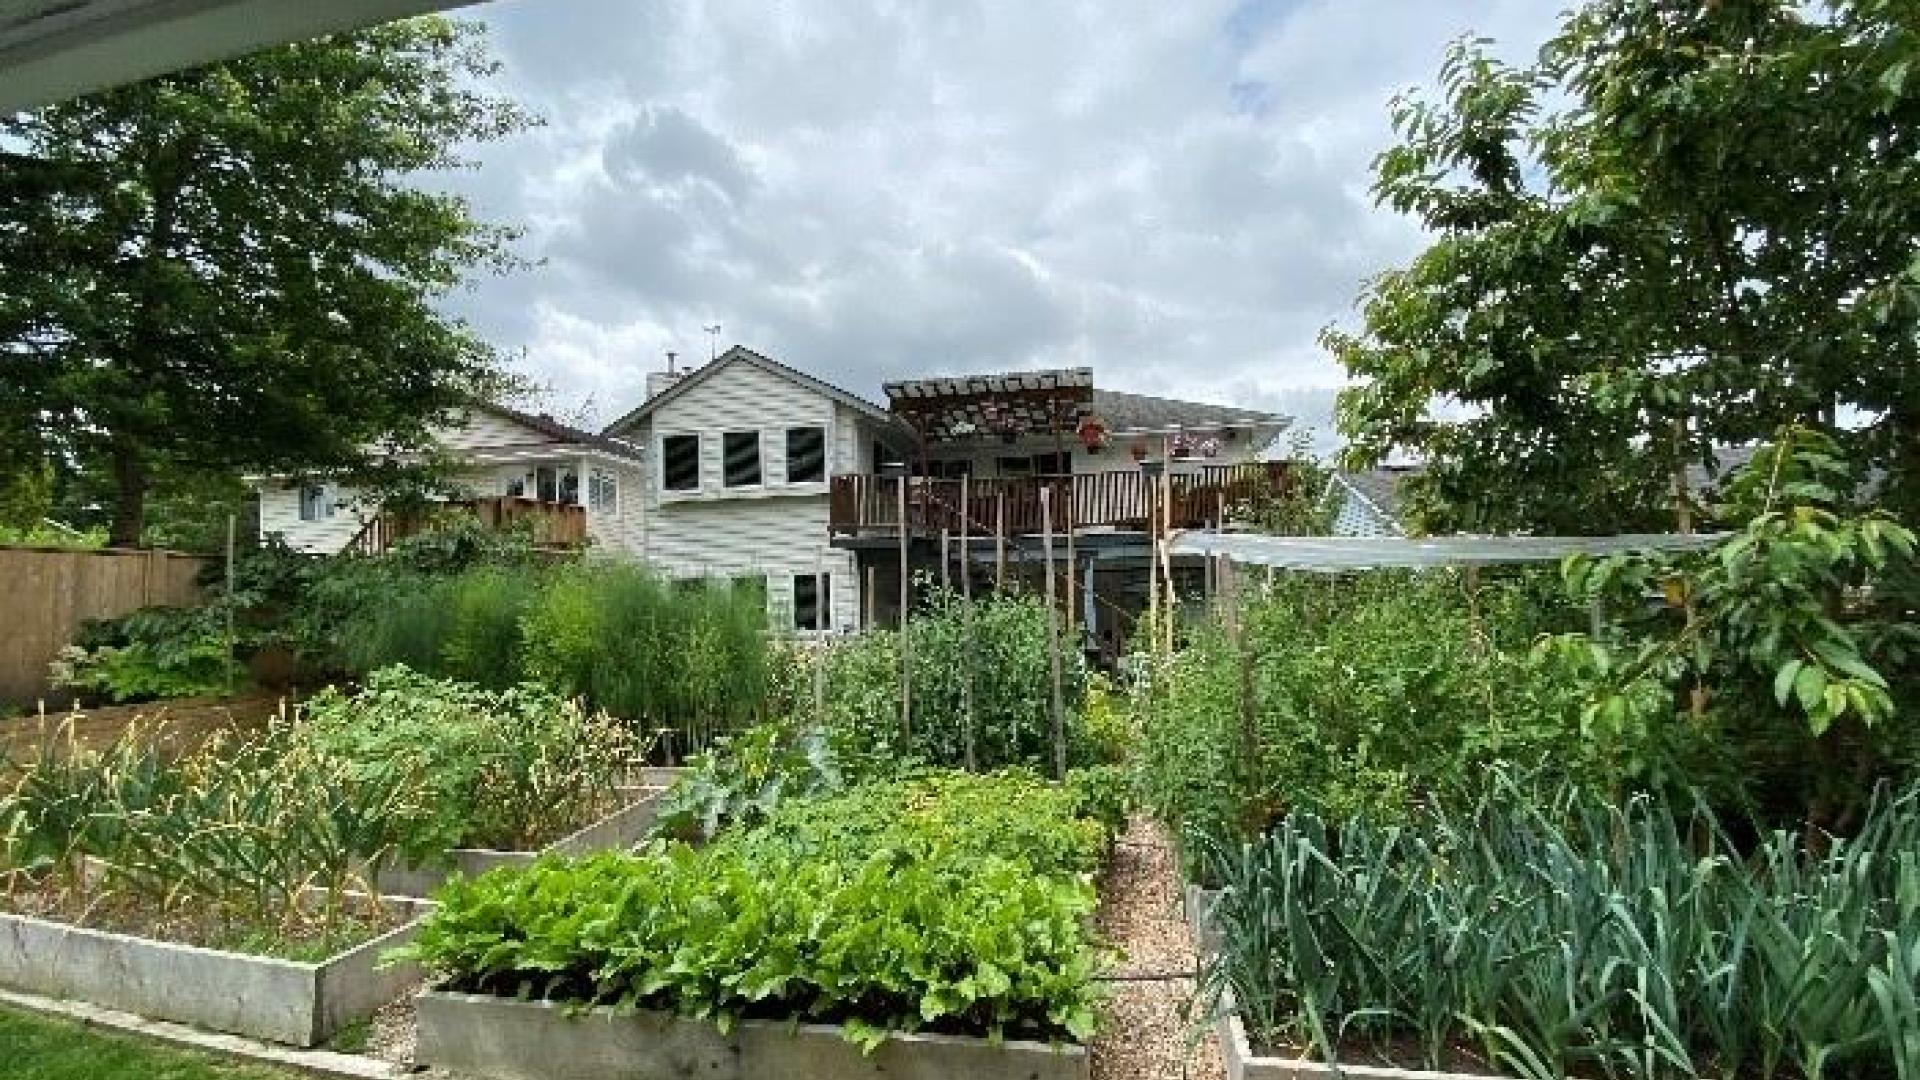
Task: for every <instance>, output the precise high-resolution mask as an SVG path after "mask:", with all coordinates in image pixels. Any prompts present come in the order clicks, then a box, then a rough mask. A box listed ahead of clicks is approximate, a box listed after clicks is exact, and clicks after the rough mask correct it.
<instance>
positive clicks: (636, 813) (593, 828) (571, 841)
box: [374, 787, 660, 897]
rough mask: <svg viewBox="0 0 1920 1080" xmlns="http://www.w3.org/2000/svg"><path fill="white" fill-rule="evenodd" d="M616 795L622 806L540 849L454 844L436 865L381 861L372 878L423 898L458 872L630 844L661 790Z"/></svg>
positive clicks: (389, 889)
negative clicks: (517, 849) (509, 849)
mask: <svg viewBox="0 0 1920 1080" xmlns="http://www.w3.org/2000/svg"><path fill="white" fill-rule="evenodd" d="M618 795H619V796H620V797H619V798H618V799H616V800H615V801H616V803H617V804H618V807H619V808H618V809H616V810H614V811H612V812H611V813H609V814H607V815H605V816H603V817H601V818H600V819H599V820H597V821H594V822H593V823H591V824H589V825H586V826H584V827H582V828H580V829H577V830H575V831H574V832H571V833H568V834H567V835H565V836H562V837H561V838H560V839H558V840H555V841H554V842H553V843H551V844H549V845H547V846H546V847H544V848H542V849H541V850H539V851H500V850H495V849H491V848H451V849H449V850H448V851H447V853H446V856H445V859H444V860H443V861H441V862H439V863H437V864H425V865H388V866H382V867H381V868H380V869H379V870H378V871H377V872H376V873H375V875H374V883H375V884H376V885H377V886H378V887H379V890H380V892H381V893H383V894H385V895H388V896H405V897H425V896H431V895H432V894H433V893H434V892H435V891H436V890H437V889H439V888H440V886H442V885H444V884H446V882H447V879H448V878H449V877H451V876H453V875H454V874H456V873H458V874H461V875H464V876H466V877H475V876H478V875H480V874H484V873H486V872H487V871H489V870H494V869H497V868H499V867H502V866H525V865H526V864H528V863H530V862H532V861H533V860H535V859H537V858H539V857H540V856H541V855H542V854H545V853H547V852H554V853H559V854H566V855H585V854H589V853H591V852H595V851H618V850H620V849H622V848H626V847H630V846H632V845H633V844H635V843H638V842H639V841H640V840H641V839H643V838H645V836H646V835H647V831H648V830H649V829H650V828H652V826H653V819H654V815H655V814H656V813H658V810H659V806H658V803H659V798H660V792H659V791H658V790H656V789H654V788H650V787H636V788H621V789H619V790H618Z"/></svg>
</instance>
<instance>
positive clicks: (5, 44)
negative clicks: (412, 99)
mask: <svg viewBox="0 0 1920 1080" xmlns="http://www.w3.org/2000/svg"><path fill="white" fill-rule="evenodd" d="M472 2H474V0H0V113H6V112H17V111H20V110H23V109H33V108H38V107H40V106H42V105H48V104H52V103H54V102H56V101H63V100H66V99H68V98H74V97H79V96H81V95H83V94H89V93H93V92H94V91H97V90H106V89H110V88H112V87H116V86H124V85H126V84H127V83H132V82H138V81H139V80H141V79H147V78H152V77H153V76H156V75H164V74H167V73H168V72H172V71H179V70H181V69H183V68H190V67H197V66H199V65H201V64H208V63H212V62H214V61H216V60H225V59H227V58H229V57H233V56H239V55H242V54H245V53H249V52H254V51H256V50H259V49H264V48H268V47H270V46H274V45H284V44H286V43H287V42H290V41H302V40H305V39H307V38H314V37H320V36H323V35H326V34H336V33H340V32H342V31H345V30H355V29H358V28H360V27H363V26H371V25H374V24H376V23H383V22H390V21H392V20H394V19H402V18H406V17H408V16H412V15H422V14H425V13H427V12H430V11H444V10H446V9H448V8H454V7H460V6H463V5H465V4H468V3H472Z"/></svg>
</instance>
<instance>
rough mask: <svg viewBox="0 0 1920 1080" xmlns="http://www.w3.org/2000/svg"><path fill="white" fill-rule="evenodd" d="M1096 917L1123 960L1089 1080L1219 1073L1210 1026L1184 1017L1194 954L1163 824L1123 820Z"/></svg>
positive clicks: (1201, 1077) (1164, 1079) (1213, 1077)
mask: <svg viewBox="0 0 1920 1080" xmlns="http://www.w3.org/2000/svg"><path fill="white" fill-rule="evenodd" d="M1098 924H1099V930H1100V939H1101V941H1102V943H1103V944H1105V945H1106V946H1107V948H1108V949H1110V950H1113V951H1114V952H1116V953H1119V954H1120V955H1121V959H1120V961H1119V967H1118V968H1117V969H1116V970H1115V971H1114V972H1113V973H1112V974H1113V975H1115V976H1117V978H1116V980H1115V981H1114V982H1113V984H1112V990H1113V993H1112V994H1111V996H1110V997H1109V998H1108V1000H1107V1007H1106V1012H1105V1014H1104V1015H1103V1016H1102V1017H1101V1019H1100V1032H1099V1034H1097V1035H1095V1036H1094V1039H1093V1046H1092V1050H1093V1080H1218V1078H1221V1077H1224V1076H1225V1075H1226V1066H1225V1065H1224V1064H1223V1063H1222V1062H1221V1059H1220V1047H1219V1044H1218V1043H1217V1042H1216V1041H1215V1039H1214V1037H1213V1032H1212V1030H1211V1029H1208V1030H1207V1031H1206V1032H1205V1033H1204V1037H1196V1036H1197V1034H1198V1033H1197V1031H1196V1027H1195V1024H1194V1023H1193V1021H1192V1020H1191V1019H1190V1017H1189V1012H1190V1006H1191V1005H1192V1003H1193V991H1194V987H1193V980H1192V979H1191V978H1190V977H1187V976H1188V975H1190V973H1191V972H1192V971H1193V970H1194V963H1195V961H1194V955H1193V942H1192V940H1191V938H1190V937H1189V936H1188V933H1187V924H1186V920H1185V919H1184V918H1183V917H1182V916H1181V911H1180V868H1179V865H1178V860H1177V858H1176V857H1175V855H1174V851H1173V844H1172V841H1170V840H1169V839H1168V838H1167V835H1166V831H1165V830H1164V829H1162V828H1161V827H1160V826H1159V825H1158V824H1157V823H1155V822H1153V821H1151V820H1150V819H1148V818H1146V817H1143V816H1142V817H1135V818H1134V819H1133V820H1132V821H1131V822H1129V823H1128V826H1127V831H1126V833H1125V834H1123V835H1122V836H1121V837H1120V843H1119V846H1118V847H1116V848H1115V849H1114V856H1113V864H1112V866H1111V867H1110V868H1109V869H1108V871H1107V875H1106V879H1105V880H1104V881H1102V882H1101V889H1100V914H1099V919H1098ZM1145 976H1155V977H1153V978H1146V977H1145ZM1168 976H1171V977H1168Z"/></svg>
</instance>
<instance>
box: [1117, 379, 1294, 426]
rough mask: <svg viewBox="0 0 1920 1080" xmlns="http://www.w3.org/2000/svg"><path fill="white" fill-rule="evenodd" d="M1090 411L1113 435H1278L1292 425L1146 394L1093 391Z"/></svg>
mask: <svg viewBox="0 0 1920 1080" xmlns="http://www.w3.org/2000/svg"><path fill="white" fill-rule="evenodd" d="M1093 411H1094V412H1095V413H1098V414H1099V416H1100V418H1101V419H1102V420H1105V421H1106V423H1107V430H1108V431H1111V432H1113V433H1115V434H1123V433H1126V432H1130V431H1173V430H1185V431H1193V430H1206V429H1218V428H1225V427H1271V428H1273V429H1274V432H1275V434H1278V433H1279V432H1280V431H1282V430H1284V429H1285V428H1286V426H1287V425H1288V424H1290V423H1292V421H1291V420H1290V419H1289V418H1287V417H1285V416H1282V415H1280V414H1279V413H1270V412H1262V411H1260V410H1258V409H1240V408H1235V407H1233V406H1231V405H1209V404H1206V403H1204V402H1198V401H1179V400H1176V399H1174V398H1163V397H1149V396H1148V395H1146V394H1125V393H1121V392H1120V391H1118V390H1101V389H1098V388H1096V389H1095V390H1094V391H1093Z"/></svg>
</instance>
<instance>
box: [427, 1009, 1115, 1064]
mask: <svg viewBox="0 0 1920 1080" xmlns="http://www.w3.org/2000/svg"><path fill="white" fill-rule="evenodd" d="M418 1015H419V1025H420V1042H419V1048H418V1050H417V1052H416V1053H417V1058H418V1060H419V1062H420V1063H421V1064H425V1065H433V1066H437V1067H440V1068H444V1069H448V1070H450V1071H453V1072H456V1073H461V1074H465V1075H470V1076H481V1077H492V1078H496V1080H670V1078H673V1080H677V1078H680V1077H701V1078H703V1080H752V1078H757V1077H781V1078H783V1080H839V1078H843V1077H861V1076H884V1077H889V1078H892V1080H1086V1078H1087V1077H1088V1076H1089V1075H1090V1073H1089V1071H1088V1059H1087V1051H1086V1048H1085V1047H1080V1046H1068V1045H1060V1046H1050V1045H1048V1044H1046V1043H1038V1042H1021V1041H1017V1040H1011V1039H1009V1040H1006V1041H1003V1042H999V1043H993V1042H989V1041H988V1040H986V1039H976V1038H964V1037H958V1036H950V1035H920V1034H895V1035H892V1036H891V1037H889V1038H888V1039H887V1041H886V1042H884V1043H882V1044H880V1046H878V1047H877V1048H875V1049H874V1050H873V1052H872V1053H863V1052H862V1051H861V1049H860V1047H858V1046H856V1045H854V1044H853V1043H851V1042H848V1041H847V1039H846V1037H845V1036H844V1035H842V1034H841V1030H840V1028H839V1027H838V1026H829V1025H820V1024H793V1023H790V1022H784V1021H771V1020H743V1021H741V1022H739V1023H738V1024H736V1025H734V1026H733V1029H732V1030H731V1031H729V1032H726V1033H724V1034H723V1033H722V1032H721V1031H720V1029H719V1027H718V1026H717V1025H715V1024H714V1023H713V1022H711V1021H707V1020H690V1019H686V1018H683V1017H678V1016H674V1015H673V1014H671V1013H662V1012H647V1011H640V1012H631V1013H618V1012H616V1011H614V1010H612V1009H609V1008H594V1009H590V1010H578V1009H569V1008H568V1007H567V1006H564V1005H557V1004H554V1003H551V1002H542V1001H517V1000H514V999H511V998H502V997H494V996H490V995H479V994H456V993H448V992H445V991H441V990H432V989H429V990H425V991H422V992H421V994H420V996H419V998H418Z"/></svg>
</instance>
